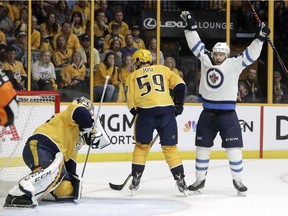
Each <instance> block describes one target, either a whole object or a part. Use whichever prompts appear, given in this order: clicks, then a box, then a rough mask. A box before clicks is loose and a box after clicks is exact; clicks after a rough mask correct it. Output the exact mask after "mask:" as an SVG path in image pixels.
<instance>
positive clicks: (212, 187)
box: [0, 159, 288, 216]
mask: <svg viewBox="0 0 288 216" xmlns="http://www.w3.org/2000/svg"><path fill="white" fill-rule="evenodd" d="M183 163H184V168H185V172H186V178H185V179H186V182H187V185H190V184H192V183H193V182H194V180H195V177H194V161H192V160H191V161H184V162H183ZM130 168H131V163H130V162H109V163H88V164H87V166H86V173H85V175H84V188H83V195H82V199H81V200H80V201H79V202H78V203H53V202H39V206H38V207H37V208H35V209H4V208H2V206H3V204H4V198H1V200H0V205H1V207H0V215H3V216H4V215H5V216H12V215H13V216H16V215H27V216H53V215H58V216H90V215H91V216H94V215H97V216H98V215H99V216H114V215H115V216H116V215H117V216H130V215H131V216H154V215H165V216H186V215H187V216H188V215H189V216H190V215H202V216H210V215H213V216H218V215H221V216H228V215H229V216H231V215H233V216H244V215H249V216H250V215H259V216H271V215H275V216H276V215H277V216H286V215H288V213H287V210H288V207H287V203H288V160H282V159H257V160H244V175H243V182H244V183H245V185H246V186H247V187H248V192H247V196H246V197H240V196H237V193H236V191H235V189H234V188H233V185H232V179H231V174H230V170H229V166H228V161H227V160H211V161H210V168H209V171H208V174H207V179H206V186H205V188H204V189H203V191H202V194H200V195H195V194H194V195H191V196H189V197H184V196H183V195H182V194H180V193H179V192H178V189H177V188H176V185H175V181H174V180H173V178H172V175H171V174H170V171H169V169H168V166H167V164H166V163H165V161H147V165H146V169H145V172H144V174H143V177H142V179H141V184H140V188H139V190H138V191H137V192H136V193H135V195H134V196H133V197H132V196H131V193H130V190H129V189H128V185H129V183H130V182H129V183H128V184H127V185H126V187H125V188H124V189H123V190H122V191H114V190H112V189H110V188H109V185H108V183H109V182H112V183H114V184H121V183H123V181H124V180H125V178H126V177H127V176H128V174H129V173H130ZM78 170H79V173H80V174H81V172H82V164H79V169H78Z"/></svg>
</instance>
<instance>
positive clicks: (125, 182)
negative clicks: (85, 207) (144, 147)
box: [109, 134, 159, 190]
mask: <svg viewBox="0 0 288 216" xmlns="http://www.w3.org/2000/svg"><path fill="white" fill-rule="evenodd" d="M158 137H159V134H157V135H156V136H155V137H154V139H153V140H152V142H151V144H150V149H151V147H152V146H153V144H154V143H155V142H156V140H157V139H158ZM131 177H132V174H131V173H130V174H129V175H128V176H127V178H126V179H125V181H124V182H123V183H122V184H120V185H117V184H112V183H111V182H109V186H110V188H111V189H113V190H122V189H123V188H124V187H125V185H126V184H127V182H128V181H129V180H130V178H131Z"/></svg>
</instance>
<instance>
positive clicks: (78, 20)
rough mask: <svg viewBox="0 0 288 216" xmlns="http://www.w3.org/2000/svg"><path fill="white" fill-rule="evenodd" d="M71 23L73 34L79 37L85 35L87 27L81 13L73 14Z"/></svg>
mask: <svg viewBox="0 0 288 216" xmlns="http://www.w3.org/2000/svg"><path fill="white" fill-rule="evenodd" d="M70 22H71V30H72V33H73V34H75V35H77V36H78V37H79V36H80V35H84V34H85V32H86V26H85V25H84V23H83V20H82V15H81V13H80V12H78V11H76V12H74V13H73V14H72V17H71V20H70Z"/></svg>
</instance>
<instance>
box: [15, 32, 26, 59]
mask: <svg viewBox="0 0 288 216" xmlns="http://www.w3.org/2000/svg"><path fill="white" fill-rule="evenodd" d="M11 46H13V47H14V48H15V50H16V60H17V61H21V62H22V64H24V63H25V58H26V57H25V55H26V53H27V49H28V46H27V35H26V32H25V31H20V32H18V33H17V35H16V41H15V42H14V44H12V45H11Z"/></svg>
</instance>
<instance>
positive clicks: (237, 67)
mask: <svg viewBox="0 0 288 216" xmlns="http://www.w3.org/2000/svg"><path fill="white" fill-rule="evenodd" d="M185 36H186V40H187V43H188V46H189V48H190V50H191V51H192V52H193V54H194V55H195V56H196V57H197V58H199V60H200V61H201V81H200V86H199V94H200V97H201V98H202V103H203V107H204V108H207V109H222V110H234V109H235V106H236V99H237V92H238V80H239V75H240V74H241V72H242V70H243V69H244V68H245V67H247V66H248V65H250V64H252V63H253V62H254V61H255V60H256V59H257V58H258V57H259V56H260V53H261V50H262V46H263V42H261V41H260V40H258V39H255V40H253V41H252V43H251V44H250V46H249V47H247V48H246V50H245V51H244V52H243V53H242V54H241V55H237V56H235V57H229V58H227V59H225V61H224V62H223V63H222V64H221V65H213V61H212V58H211V54H210V52H209V51H207V50H206V49H205V44H204V43H203V42H202V41H201V39H200V37H199V35H198V33H197V32H196V31H188V30H185Z"/></svg>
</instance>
